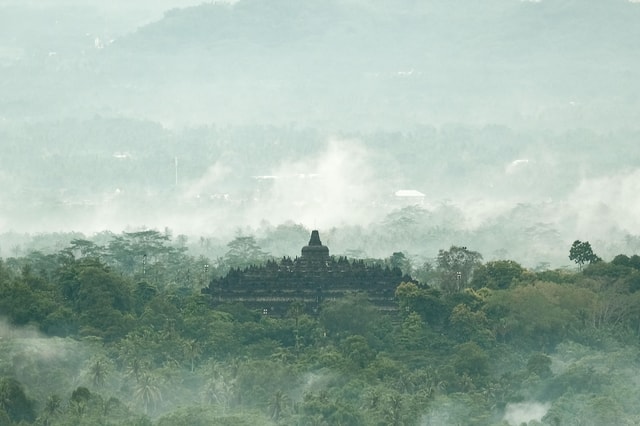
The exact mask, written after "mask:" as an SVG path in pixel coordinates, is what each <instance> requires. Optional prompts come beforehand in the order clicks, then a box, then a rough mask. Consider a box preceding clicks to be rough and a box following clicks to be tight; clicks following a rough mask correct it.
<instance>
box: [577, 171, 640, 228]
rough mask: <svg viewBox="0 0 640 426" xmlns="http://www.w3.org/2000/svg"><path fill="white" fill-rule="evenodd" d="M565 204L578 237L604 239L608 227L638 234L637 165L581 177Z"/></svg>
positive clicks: (639, 187)
mask: <svg viewBox="0 0 640 426" xmlns="http://www.w3.org/2000/svg"><path fill="white" fill-rule="evenodd" d="M567 206H568V207H569V208H570V212H569V213H570V214H571V216H572V217H573V220H574V222H575V233H576V235H580V236H582V238H602V239H607V237H608V236H610V232H611V231H612V230H623V231H625V232H628V233H631V234H640V216H639V215H638V212H640V169H636V170H633V171H627V172H622V173H619V174H616V175H611V176H605V177H599V178H593V179H585V180H583V181H582V182H581V183H580V184H579V185H578V187H577V188H576V189H575V191H573V193H571V194H570V195H569V196H568V198H567Z"/></svg>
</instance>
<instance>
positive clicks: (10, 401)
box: [0, 377, 35, 423]
mask: <svg viewBox="0 0 640 426" xmlns="http://www.w3.org/2000/svg"><path fill="white" fill-rule="evenodd" d="M34 405H35V404H34V402H33V401H32V400H31V399H29V398H28V397H27V395H26V394H25V391H24V388H23V386H22V384H21V383H20V382H18V381H17V380H16V379H14V378H12V377H2V378H0V412H4V413H6V415H7V416H8V417H9V419H11V421H13V422H16V423H19V422H22V421H26V422H29V423H31V422H33V420H34V419H35V408H34Z"/></svg>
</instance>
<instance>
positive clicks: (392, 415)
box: [384, 395, 404, 426]
mask: <svg viewBox="0 0 640 426" xmlns="http://www.w3.org/2000/svg"><path fill="white" fill-rule="evenodd" d="M384 417H385V420H386V422H387V424H389V425H393V426H401V425H403V424H404V422H403V420H402V417H403V415H402V396H401V395H392V396H390V397H389V406H388V407H387V408H386V409H385V410H384Z"/></svg>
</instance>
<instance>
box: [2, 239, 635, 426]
mask: <svg viewBox="0 0 640 426" xmlns="http://www.w3.org/2000/svg"><path fill="white" fill-rule="evenodd" d="M127 238H133V237H127ZM161 241H164V242H163V243H162V244H161V245H160V246H159V247H164V244H168V240H164V239H161ZM85 246H86V247H89V248H91V245H87V244H80V243H78V242H77V243H76V244H75V248H74V249H73V256H72V255H70V254H65V255H61V256H53V257H48V256H41V255H33V256H31V257H30V260H29V261H28V262H27V261H24V259H14V260H12V261H11V262H0V272H1V274H0V291H2V292H5V293H3V294H7V295H16V297H18V296H19V297H18V299H17V300H27V301H30V302H32V303H33V306H34V307H36V308H37V309H33V310H31V311H30V310H29V309H32V307H27V309H25V307H21V309H24V310H23V311H19V310H18V309H17V308H14V307H12V306H11V304H10V303H8V302H7V301H6V300H4V299H2V301H1V302H0V303H3V305H2V307H3V309H4V308H6V309H7V312H12V311H11V309H16V311H15V312H22V313H21V315H23V316H22V317H20V318H23V320H22V321H23V323H26V324H31V325H32V329H30V331H26V330H22V329H15V328H12V327H10V326H9V323H7V324H4V323H3V324H0V377H2V379H0V383H1V384H2V386H0V390H1V392H0V393H1V394H2V395H5V396H3V397H2V398H1V400H0V403H1V404H2V405H1V408H2V409H0V423H2V424H4V423H6V424H12V423H18V422H20V421H22V422H23V423H29V422H35V424H45V423H46V424H51V425H61V426H67V425H68V426H71V425H73V426H77V425H80V426H84V425H87V426H88V425H95V424H104V425H116V424H117V425H132V426H133V425H138V426H151V425H152V424H157V425H168V424H171V425H174V424H175V425H180V424H185V425H187V424H189V425H192V424H196V425H197V424H229V425H244V424H265V425H269V424H274V425H275V424H287V425H288V424H291V425H304V424H326V425H333V424H336V425H338V424H348V425H352V424H358V425H359V424H362V425H393V424H397V425H415V424H422V423H425V422H431V423H433V424H456V423H459V424H474V425H475V424H477V425H485V424H501V423H500V421H501V419H502V416H503V414H504V412H503V411H504V407H505V406H506V405H507V404H508V403H509V402H516V401H527V400H539V401H548V402H549V404H550V405H551V408H550V409H549V412H548V414H547V416H546V417H545V418H544V420H543V424H554V422H556V423H557V422H560V423H559V424H564V423H569V422H570V421H573V420H571V419H572V417H571V414H572V413H573V414H574V416H575V418H576V419H579V420H580V421H581V422H582V423H584V424H598V422H599V423H600V424H611V423H612V422H614V423H615V421H614V420H612V419H620V421H619V422H618V423H616V424H634V421H635V420H636V419H638V418H640V409H638V408H637V403H636V402H637V401H636V399H637V398H635V397H636V396H637V392H636V387H637V386H636V385H637V384H636V383H635V382H634V380H633V377H637V375H638V374H640V373H639V372H638V368H637V349H638V344H637V337H638V329H637V324H638V323H639V321H640V292H637V291H635V288H634V287H633V285H632V283H633V282H634V280H635V277H636V275H637V274H638V270H637V269H636V268H635V267H634V266H632V265H633V264H632V260H631V258H629V257H622V256H618V257H616V259H614V261H612V262H611V263H607V262H597V263H593V264H591V265H589V266H586V267H585V268H584V270H583V271H582V272H579V273H578V272H570V271H547V273H546V275H545V272H536V273H535V274H534V273H529V272H526V271H524V270H523V268H522V267H520V265H518V264H516V263H515V262H511V261H495V262H488V263H487V264H486V265H481V266H477V267H475V269H474V271H475V272H474V278H473V279H472V280H471V283H470V285H471V287H473V288H465V289H462V291H452V292H442V291H440V290H436V289H434V288H430V287H425V286H421V285H418V284H416V283H413V282H405V283H401V284H400V285H399V286H398V287H397V289H396V293H395V295H396V300H397V306H398V310H397V311H391V312H385V311H381V310H379V309H378V308H376V307H375V306H374V305H372V304H371V303H370V302H369V301H368V300H367V298H366V297H365V295H363V294H351V295H348V296H347V297H344V298H339V299H337V300H327V301H325V302H324V303H323V304H322V305H321V309H320V311H319V313H318V314H317V315H309V314H306V313H305V309H304V305H303V304H302V303H292V304H291V306H290V307H289V309H288V312H287V314H286V315H285V316H284V317H277V316H271V315H269V316H264V315H262V314H261V313H260V312H256V311H255V310H252V309H250V308H249V307H247V306H245V305H241V304H238V305H226V306H219V307H217V308H215V309H212V308H211V306H210V305H209V303H208V299H207V298H206V297H205V296H202V295H201V294H197V293H194V292H191V291H188V290H185V289H184V288H183V287H181V286H177V285H172V284H170V285H167V284H166V283H165V282H164V280H165V279H166V280H167V282H169V281H170V278H169V272H167V275H161V277H164V278H159V279H158V281H157V282H155V281H154V280H152V279H151V277H149V276H148V275H147V276H146V277H142V276H133V277H130V276H129V275H127V274H126V273H124V269H121V265H120V264H118V263H115V262H114V263H112V264H111V265H110V266H106V264H105V263H104V262H105V260H101V259H99V258H94V257H91V256H89V255H87V256H84V257H79V258H77V259H76V258H75V256H76V255H79V256H82V252H81V247H85ZM104 247H107V248H106V249H105V252H104V256H105V257H104V259H110V258H109V255H110V252H109V248H108V245H104ZM101 256H103V255H102V254H101ZM158 256H161V255H158ZM33 262H36V263H33ZM38 262H44V266H43V267H42V268H40V267H39V265H38ZM8 264H10V265H11V266H10V267H9V266H7V265H8ZM34 271H39V272H34ZM134 275H135V273H134ZM143 275H144V274H143ZM542 276H546V277H548V278H550V280H549V281H541V280H535V279H534V277H537V278H540V277H542ZM134 283H137V284H135V285H134ZM480 283H482V284H480ZM12 292H13V293H12ZM3 312H4V311H3ZM13 318H18V316H16V317H9V319H10V320H13ZM13 322H14V325H15V324H16V322H15V321H13ZM36 328H39V329H40V330H44V331H46V332H47V333H49V336H47V337H43V336H40V335H38V334H37V333H36V332H35V329H36ZM53 334H55V335H64V336H70V337H68V338H64V339H63V338H54V337H50V336H51V335H53ZM83 336H85V337H84V338H82V337H83ZM7 395H9V396H7ZM16 407H22V409H20V410H18V409H17V408H16ZM12 410H13V411H12ZM24 413H27V414H24ZM25 415H26V416H27V417H24V416H25ZM20 416H23V417H20Z"/></svg>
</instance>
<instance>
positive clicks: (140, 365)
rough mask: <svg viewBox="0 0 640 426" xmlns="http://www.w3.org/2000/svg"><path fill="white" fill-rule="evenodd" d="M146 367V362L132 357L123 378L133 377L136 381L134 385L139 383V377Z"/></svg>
mask: <svg viewBox="0 0 640 426" xmlns="http://www.w3.org/2000/svg"><path fill="white" fill-rule="evenodd" d="M148 367H149V363H148V362H147V361H145V360H143V359H142V358H140V357H139V356H134V357H133V358H132V359H131V361H130V362H129V365H128V366H127V371H126V372H125V376H128V377H133V378H135V379H136V383H140V377H141V376H142V375H143V374H144V372H145V371H146V370H147V368H148Z"/></svg>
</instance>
